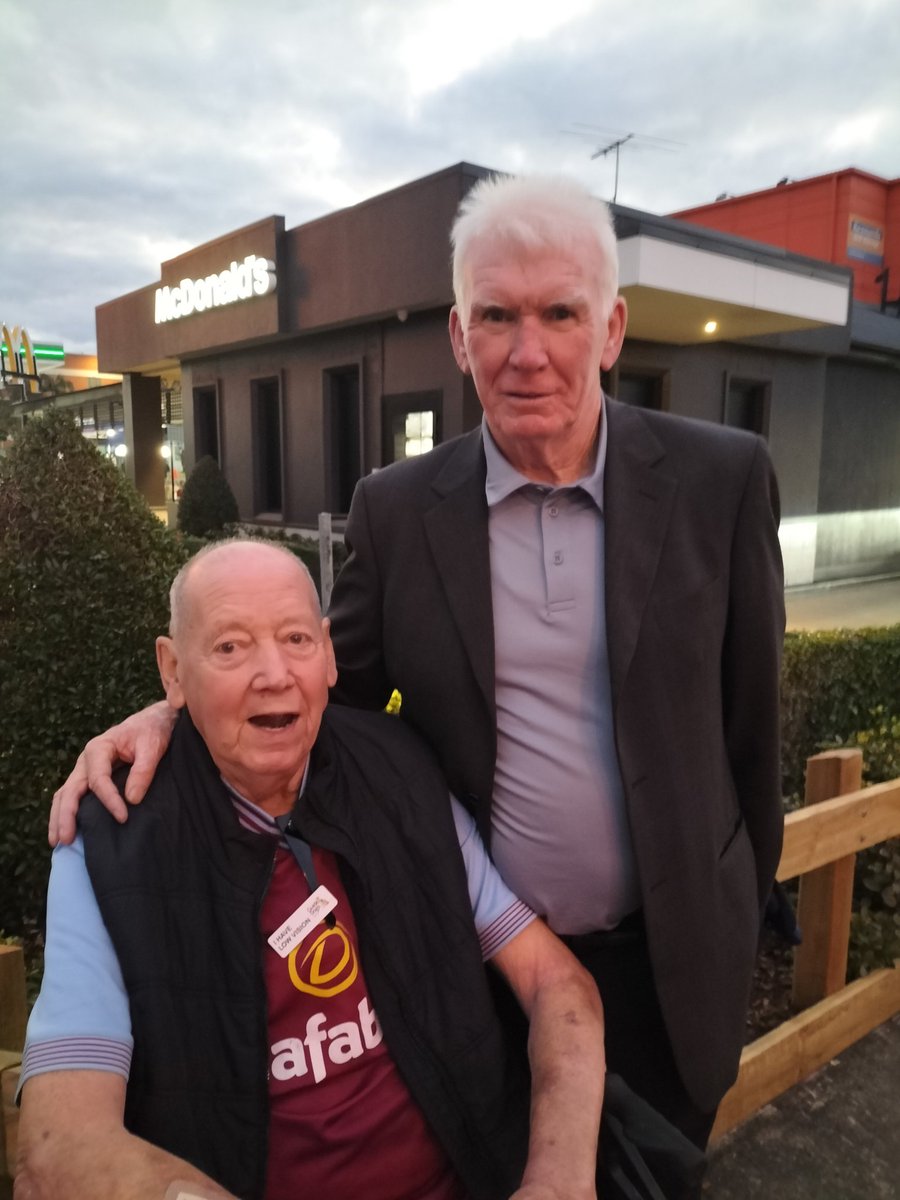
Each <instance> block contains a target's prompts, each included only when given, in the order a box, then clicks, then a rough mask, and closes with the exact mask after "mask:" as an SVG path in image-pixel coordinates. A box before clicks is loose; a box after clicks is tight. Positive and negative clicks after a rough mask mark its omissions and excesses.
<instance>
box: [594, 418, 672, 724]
mask: <svg viewBox="0 0 900 1200" xmlns="http://www.w3.org/2000/svg"><path fill="white" fill-rule="evenodd" d="M604 414H605V418H604V419H605V420H607V421H609V442H608V445H607V457H606V469H605V472H604V485H603V519H604V526H605V530H606V535H605V546H606V554H605V557H606V631H607V643H608V650H609V667H610V681H611V684H612V697H613V706H614V707H615V706H616V704H617V703H618V699H619V696H620V694H621V691H622V687H623V685H624V683H625V679H626V677H627V675H628V668H629V666H630V664H631V660H632V657H633V655H634V649H635V646H636V645H637V639H638V634H639V632H640V628H641V623H642V621H643V619H644V613H645V610H646V608H647V602H648V600H649V598H650V593H651V590H652V588H653V583H654V580H655V578H656V570H657V566H658V563H659V557H660V552H661V550H662V545H663V542H664V540H665V536H666V530H667V529H668V525H669V518H670V516H671V512H672V505H673V502H674V499H675V493H676V490H677V488H678V481H677V479H676V478H675V477H674V476H673V475H671V474H669V473H668V472H667V471H666V468H665V461H664V459H665V450H664V449H663V447H662V445H661V444H660V442H659V441H658V440H657V438H656V437H655V436H654V434H653V432H652V430H651V429H650V428H649V426H648V425H647V423H646V421H644V419H643V417H642V416H641V413H640V410H639V409H632V408H629V407H628V406H627V405H625V404H619V403H618V402H617V401H615V400H608V399H606V398H604Z"/></svg>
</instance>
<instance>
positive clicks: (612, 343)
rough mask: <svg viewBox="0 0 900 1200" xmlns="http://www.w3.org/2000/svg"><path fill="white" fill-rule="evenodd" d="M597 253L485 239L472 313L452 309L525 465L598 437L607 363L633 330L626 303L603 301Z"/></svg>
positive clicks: (475, 269) (475, 259) (495, 428)
mask: <svg viewBox="0 0 900 1200" xmlns="http://www.w3.org/2000/svg"><path fill="white" fill-rule="evenodd" d="M597 253H598V252H597V250H596V249H594V248H593V247H591V246H588V245H585V247H584V249H583V252H582V253H579V252H578V251H577V250H575V251H568V252H567V251H564V250H550V249H537V248H536V249H533V250H528V249H523V248H521V247H515V246H512V245H503V244H501V245H496V244H493V245H492V244H491V243H490V242H488V241H487V240H484V241H482V242H478V243H475V244H474V245H473V246H472V248H471V250H470V251H469V255H468V259H467V262H466V276H467V280H468V285H469V286H468V290H467V293H466V295H467V299H468V312H467V313H460V312H458V311H457V309H456V308H454V309H453V311H452V312H451V315H450V337H451V341H452V343H453V351H454V354H455V356H456V361H457V363H458V364H459V367H460V369H461V370H463V371H465V372H467V373H469V372H470V373H471V374H472V377H473V379H474V381H475V387H476V390H477V392H478V397H479V399H480V401H481V405H482V408H483V409H484V412H485V415H486V418H487V423H488V426H489V428H490V430H491V433H492V434H493V436H494V439H495V441H496V442H497V444H498V445H499V447H500V449H501V450H502V451H503V453H504V454H505V455H506V457H507V458H508V459H509V460H510V462H512V463H513V465H514V466H517V467H518V468H519V469H520V470H524V473H526V474H528V473H529V472H528V470H527V469H525V468H526V467H527V466H528V465H529V464H531V465H533V464H534V463H535V462H536V461H539V460H541V459H542V458H543V459H550V458H552V459H554V460H557V461H559V460H564V459H568V458H572V459H577V458H582V457H583V456H584V455H585V454H586V453H587V454H590V451H591V449H592V447H593V444H594V439H595V436H596V432H597V424H598V420H599V416H600V396H601V393H600V371H601V368H602V369H604V370H608V369H609V368H610V367H611V366H612V365H613V363H614V362H615V361H616V359H617V358H618V356H619V351H620V349H621V346H622V341H623V339H624V335H625V302H624V300H622V298H621V297H617V298H616V300H615V301H614V303H613V304H612V307H611V308H610V307H609V305H608V304H604V301H603V298H602V296H601V292H600V285H599V282H598V278H597V276H598V271H597Z"/></svg>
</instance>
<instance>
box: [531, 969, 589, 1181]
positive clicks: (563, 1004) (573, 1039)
mask: <svg viewBox="0 0 900 1200" xmlns="http://www.w3.org/2000/svg"><path fill="white" fill-rule="evenodd" d="M528 1057H529V1061H530V1064H531V1078H532V1083H531V1133H530V1138H529V1149H528V1163H527V1166H526V1169H525V1174H524V1176H523V1179H522V1187H521V1189H520V1193H519V1195H520V1196H521V1197H522V1198H523V1200H524V1197H525V1196H526V1195H527V1196H534V1197H537V1196H544V1195H546V1196H559V1197H566V1200H572V1198H574V1197H580V1196H581V1197H593V1196H594V1195H595V1177H596V1170H597V1140H598V1135H599V1130H600V1114H601V1109H602V1105H603V1084H604V1076H605V1071H606V1059H605V1054H604V1049H603V1010H602V1007H601V1004H600V999H599V997H598V995H597V989H596V987H595V985H594V982H593V980H592V979H590V977H589V976H588V975H587V973H586V972H584V973H579V974H577V975H574V974H573V975H572V977H571V978H568V979H566V980H563V981H560V982H557V983H556V984H554V985H553V986H549V987H545V988H542V989H541V990H540V991H539V992H538V993H537V995H536V996H535V1000H534V1005H533V1007H532V1010H531V1025H530V1033H529V1038H528Z"/></svg>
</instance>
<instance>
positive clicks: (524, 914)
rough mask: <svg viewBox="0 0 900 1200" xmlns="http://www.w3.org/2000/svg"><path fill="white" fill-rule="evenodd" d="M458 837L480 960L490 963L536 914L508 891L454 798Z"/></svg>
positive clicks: (461, 807) (469, 821) (474, 830)
mask: <svg viewBox="0 0 900 1200" xmlns="http://www.w3.org/2000/svg"><path fill="white" fill-rule="evenodd" d="M450 803H451V806H452V808H453V821H454V824H455V825H456V836H457V838H458V839H459V848H460V850H462V856H463V862H464V863H465V866H466V879H467V881H468V884H469V900H470V902H471V904H472V913H473V915H474V917H475V929H476V931H477V933H478V940H479V942H480V943H481V956H482V958H483V959H484V960H485V962H487V961H488V959H491V958H493V957H494V955H495V954H496V953H497V951H498V950H502V949H503V947H504V946H505V945H506V944H507V943H508V942H511V941H512V939H513V938H514V937H515V936H516V934H517V933H521V932H522V930H523V929H524V928H525V926H526V925H530V924H531V922H532V921H533V920H534V919H535V914H534V913H533V912H532V910H531V909H530V908H529V907H528V905H527V904H525V903H524V902H523V901H522V900H519V899H518V898H517V897H516V896H514V895H513V893H512V892H511V891H510V890H509V888H508V887H507V886H506V884H505V883H504V882H503V880H502V879H501V878H500V873H499V871H498V870H497V868H496V867H495V866H494V864H493V863H492V862H491V860H490V858H489V857H488V852H487V850H485V848H484V842H482V840H481V836H480V834H479V833H478V830H477V829H476V827H475V819H474V817H472V815H471V813H469V812H468V811H467V810H466V809H465V808H463V806H462V805H461V804H460V802H459V801H458V800H457V799H456V797H455V796H451V797H450Z"/></svg>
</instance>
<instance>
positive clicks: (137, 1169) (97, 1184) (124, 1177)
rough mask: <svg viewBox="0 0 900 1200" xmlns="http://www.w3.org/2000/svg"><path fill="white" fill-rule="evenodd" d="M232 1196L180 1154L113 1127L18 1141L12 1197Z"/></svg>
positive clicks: (154, 1199)
mask: <svg viewBox="0 0 900 1200" xmlns="http://www.w3.org/2000/svg"><path fill="white" fill-rule="evenodd" d="M182 1195H183V1196H184V1200H188V1197H190V1200H235V1198H234V1197H233V1195H232V1193H231V1192H226V1191H225V1190H224V1189H223V1188H221V1187H219V1186H218V1184H216V1183H215V1182H214V1181H213V1180H212V1179H210V1178H209V1176H207V1175H204V1174H203V1172H202V1171H198V1170H197V1169H196V1168H195V1167H192V1166H191V1165H190V1164H189V1163H187V1162H185V1161H184V1159H180V1158H176V1157H175V1156H174V1155H173V1154H169V1153H167V1152H166V1151H165V1150H160V1149H159V1148H158V1147H157V1146H151V1145H150V1143H149V1142H145V1141H142V1140H141V1139H140V1138H137V1137H134V1136H133V1135H131V1134H129V1133H127V1132H125V1131H124V1130H119V1131H118V1132H109V1133H107V1134H106V1135H103V1136H101V1137H98V1136H96V1135H93V1134H89V1135H78V1134H70V1135H68V1136H62V1137H60V1136H53V1135H52V1133H51V1131H49V1130H48V1131H46V1137H44V1138H43V1140H41V1141H40V1142H37V1143H36V1142H35V1141H34V1139H29V1140H28V1141H27V1142H26V1144H25V1145H24V1146H20V1155H19V1165H18V1170H17V1173H16V1182H15V1188H14V1191H13V1196H14V1200H82V1197H83V1198H84V1200H178V1198H179V1196H182Z"/></svg>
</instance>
